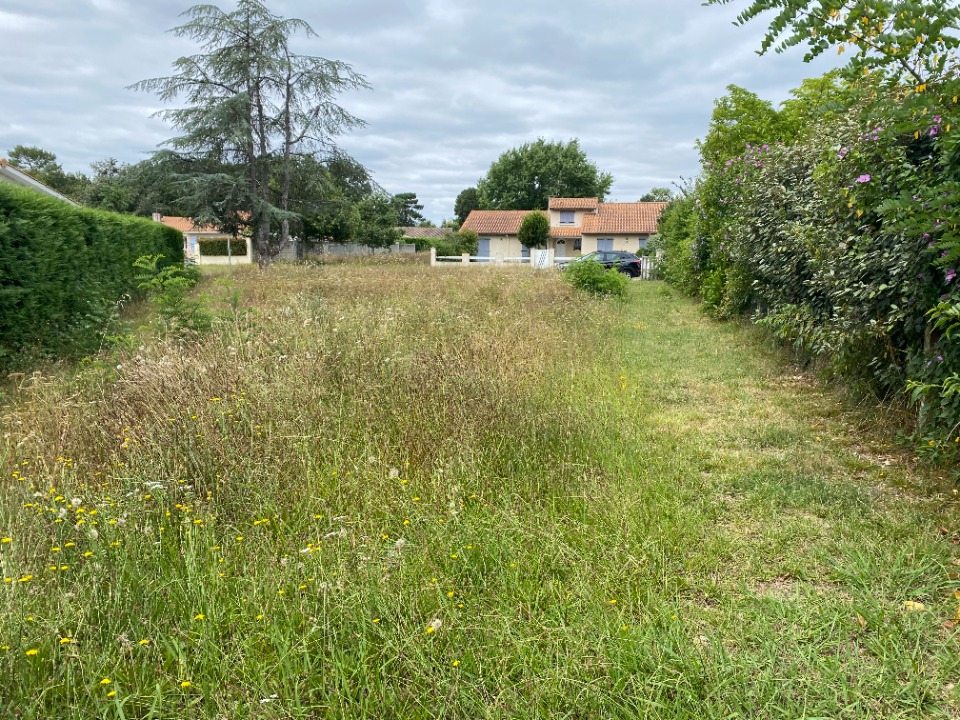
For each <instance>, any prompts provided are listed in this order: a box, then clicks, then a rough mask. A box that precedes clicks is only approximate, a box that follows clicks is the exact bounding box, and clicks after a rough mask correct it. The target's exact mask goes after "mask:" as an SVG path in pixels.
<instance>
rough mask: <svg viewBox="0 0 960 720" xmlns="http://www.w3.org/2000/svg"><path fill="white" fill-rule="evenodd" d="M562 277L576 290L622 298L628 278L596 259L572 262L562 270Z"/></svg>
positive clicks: (627, 285) (625, 292) (624, 295)
mask: <svg viewBox="0 0 960 720" xmlns="http://www.w3.org/2000/svg"><path fill="white" fill-rule="evenodd" d="M563 278H564V280H566V281H567V282H569V283H570V284H571V285H573V286H574V287H575V288H576V289H577V290H582V291H583V292H587V293H590V294H591V295H596V296H598V297H611V298H616V299H619V300H622V299H623V298H625V297H626V296H627V288H628V287H629V286H630V280H629V278H627V276H626V275H624V274H623V273H622V272H620V271H619V270H615V269H613V268H610V269H609V270H608V269H607V268H605V267H604V266H603V265H601V264H600V263H598V262H597V261H596V260H592V259H591V260H583V261H578V262H572V263H570V264H569V265H567V267H566V268H564V270H563Z"/></svg>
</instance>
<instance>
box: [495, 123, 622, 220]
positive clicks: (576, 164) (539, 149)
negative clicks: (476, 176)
mask: <svg viewBox="0 0 960 720" xmlns="http://www.w3.org/2000/svg"><path fill="white" fill-rule="evenodd" d="M612 184H613V176H612V175H611V174H610V173H606V172H601V171H600V170H599V169H598V168H597V166H596V165H595V164H594V163H592V162H590V161H589V160H588V159H587V156H586V153H584V152H583V150H581V149H580V142H579V141H578V140H576V139H574V140H570V141H569V142H566V143H564V142H547V141H546V140H544V139H543V138H540V139H538V140H537V141H536V142H533V143H527V144H525V145H521V146H520V147H518V148H514V149H512V150H508V151H507V152H505V153H503V154H502V155H501V156H500V158H499V159H498V160H497V161H496V162H494V163H493V164H492V165H491V166H490V169H489V170H488V171H487V174H486V175H485V176H484V177H483V178H481V179H480V181H479V182H478V183H477V192H478V195H479V202H480V207H482V208H484V209H488V210H546V209H547V204H548V201H549V199H550V198H551V197H598V198H600V200H601V201H602V200H603V199H604V198H605V197H606V196H607V193H608V192H610V186H611V185H612Z"/></svg>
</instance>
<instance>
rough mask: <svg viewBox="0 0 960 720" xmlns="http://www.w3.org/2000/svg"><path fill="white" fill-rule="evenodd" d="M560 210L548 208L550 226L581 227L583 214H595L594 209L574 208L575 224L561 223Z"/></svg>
mask: <svg viewBox="0 0 960 720" xmlns="http://www.w3.org/2000/svg"><path fill="white" fill-rule="evenodd" d="M560 212H561V211H560V210H548V211H547V217H549V218H550V227H580V226H581V225H583V216H584V215H595V214H596V213H595V212H593V211H587V210H574V211H573V225H569V224H564V225H561V224H560Z"/></svg>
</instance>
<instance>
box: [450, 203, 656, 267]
mask: <svg viewBox="0 0 960 720" xmlns="http://www.w3.org/2000/svg"><path fill="white" fill-rule="evenodd" d="M666 205H667V204H666V203H663V202H634V203H602V202H600V201H599V199H598V198H550V201H549V203H548V207H547V210H546V212H545V214H546V215H547V217H548V218H549V219H550V243H549V245H548V249H551V250H553V251H554V255H555V257H557V258H564V257H577V256H579V255H583V254H586V253H589V252H594V251H597V250H600V251H602V250H625V251H628V252H638V251H640V250H643V249H644V248H645V247H646V245H647V242H648V241H649V239H650V237H651V236H652V235H654V234H655V233H656V232H657V223H658V222H659V220H660V214H661V213H662V212H663V208H664V207H666ZM531 212H543V211H536V210H474V211H473V212H471V213H470V214H469V215H468V216H467V219H466V221H465V222H464V223H463V226H462V227H461V230H473V231H474V232H475V233H477V236H478V237H479V247H478V252H477V255H478V256H480V257H489V258H497V257H501V258H524V257H529V256H530V249H529V248H527V247H525V246H523V245H522V244H521V243H520V240H519V239H518V237H517V234H518V232H519V230H520V223H522V222H523V218H525V217H526V216H527V215H529V214H530V213H531Z"/></svg>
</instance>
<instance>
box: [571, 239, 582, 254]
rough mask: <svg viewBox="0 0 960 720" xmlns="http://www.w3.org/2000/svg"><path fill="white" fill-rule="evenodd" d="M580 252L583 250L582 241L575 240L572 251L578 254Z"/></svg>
mask: <svg viewBox="0 0 960 720" xmlns="http://www.w3.org/2000/svg"><path fill="white" fill-rule="evenodd" d="M581 250H583V240H582V239H581V238H576V239H575V240H574V241H573V251H574V252H580V251H581Z"/></svg>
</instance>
